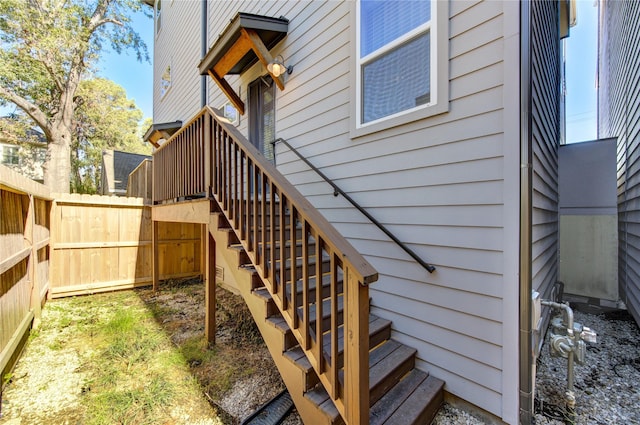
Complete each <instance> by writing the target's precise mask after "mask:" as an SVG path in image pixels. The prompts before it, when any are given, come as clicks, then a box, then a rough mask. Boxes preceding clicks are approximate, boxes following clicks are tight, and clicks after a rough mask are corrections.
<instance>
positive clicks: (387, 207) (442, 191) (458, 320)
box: [208, 1, 518, 420]
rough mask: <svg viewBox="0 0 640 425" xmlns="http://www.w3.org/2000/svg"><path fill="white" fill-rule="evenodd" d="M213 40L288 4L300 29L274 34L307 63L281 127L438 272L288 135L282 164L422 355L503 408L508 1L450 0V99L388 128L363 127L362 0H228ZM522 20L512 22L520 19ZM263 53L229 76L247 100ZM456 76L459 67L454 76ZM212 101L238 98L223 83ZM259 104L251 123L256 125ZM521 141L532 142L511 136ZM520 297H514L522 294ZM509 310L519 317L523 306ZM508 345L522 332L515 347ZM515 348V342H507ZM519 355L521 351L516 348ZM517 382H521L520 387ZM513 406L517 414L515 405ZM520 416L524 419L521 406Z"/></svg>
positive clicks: (468, 392)
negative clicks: (365, 130)
mask: <svg viewBox="0 0 640 425" xmlns="http://www.w3.org/2000/svg"><path fill="white" fill-rule="evenodd" d="M215 4H216V7H215V10H213V8H212V6H211V3H210V6H209V21H208V25H209V45H211V44H212V43H213V42H214V41H215V39H216V38H217V34H219V33H221V32H222V31H223V30H224V28H225V26H226V25H227V23H228V22H229V19H231V18H232V17H233V16H234V15H235V14H236V13H237V12H238V11H242V12H248V13H257V14H264V15H267V16H284V17H286V18H287V19H289V20H290V24H289V33H288V34H287V36H286V37H285V38H284V40H283V41H282V42H281V43H279V44H278V45H277V46H276V47H274V48H273V49H272V51H271V53H272V55H276V54H282V56H283V57H284V59H285V62H286V64H287V65H289V64H291V65H293V66H294V70H293V73H292V74H291V75H286V76H285V89H284V90H283V91H281V90H277V91H276V137H281V138H284V139H286V140H287V141H288V142H289V143H291V144H292V145H293V146H295V147H296V148H297V149H298V150H299V151H300V152H301V153H302V155H304V156H305V157H306V158H307V159H308V160H309V161H310V162H311V163H313V164H314V165H316V166H317V167H319V168H320V169H322V171H323V173H325V174H326V175H327V176H329V177H330V178H331V179H333V180H334V182H335V183H336V184H337V185H338V186H340V187H341V188H342V189H344V190H345V191H346V192H348V193H349V194H350V195H351V196H352V197H353V198H354V199H355V200H357V201H358V202H360V203H361V204H362V205H363V206H364V207H366V208H367V210H368V211H369V212H370V213H371V214H372V215H373V216H375V217H376V218H378V219H379V220H380V221H381V222H382V223H383V224H385V226H387V227H388V228H389V229H390V230H391V231H392V232H393V233H394V234H395V235H397V236H398V237H399V238H400V239H401V240H403V241H405V242H406V243H407V244H408V245H409V246H410V247H411V248H412V249H413V250H414V251H415V252H416V253H417V254H418V255H419V256H421V257H422V258H424V259H425V260H427V261H429V262H432V263H434V264H435V265H436V266H437V268H438V270H437V272H436V273H434V274H431V275H430V274H428V273H427V272H426V270H424V269H423V268H422V267H421V266H419V265H418V264H417V263H416V262H415V261H413V260H411V258H410V257H408V255H407V254H406V253H404V252H403V251H402V250H401V249H400V248H399V247H398V246H397V245H395V244H394V243H392V242H390V241H389V239H388V238H387V237H386V236H385V235H384V234H383V233H382V232H381V231H379V230H378V229H377V228H376V227H375V226H374V225H372V224H371V223H369V222H368V221H367V220H366V219H365V218H364V217H363V216H362V215H360V213H358V212H357V211H356V210H355V209H354V208H353V207H352V206H351V205H350V204H348V203H347V202H346V201H345V200H344V199H343V198H342V197H334V196H333V195H332V189H331V188H330V186H329V185H328V184H326V183H325V182H323V181H322V180H321V179H320V178H319V176H318V175H317V174H316V173H314V172H312V171H309V168H308V167H307V166H306V165H305V164H303V163H302V162H301V161H300V160H299V159H298V158H297V157H296V156H295V155H293V154H292V153H291V152H289V151H288V149H287V148H286V147H284V146H283V145H281V144H278V145H277V148H276V149H277V157H276V163H277V166H278V168H279V170H280V171H281V172H282V173H283V174H285V175H286V176H287V178H288V179H289V180H291V181H292V182H293V183H294V184H295V185H296V186H297V187H298V189H299V190H300V191H301V192H302V193H303V194H304V195H306V196H307V197H308V199H309V200H310V201H311V202H312V203H313V204H314V206H316V207H317V208H319V209H320V210H321V212H322V213H323V214H324V215H325V216H326V217H327V218H328V219H329V220H330V221H331V222H332V223H333V224H334V225H335V226H336V227H337V228H338V229H339V230H340V231H341V232H342V233H343V234H344V235H345V236H346V237H347V238H348V239H349V240H350V242H351V243H353V245H354V246H355V247H356V248H357V249H358V250H359V251H360V252H361V253H362V254H364V255H365V256H366V257H367V259H368V260H370V261H371V262H372V263H373V265H374V266H375V267H376V269H377V270H378V272H379V274H380V279H379V281H378V282H376V283H375V284H374V285H372V286H371V295H372V299H373V301H372V305H373V312H374V313H376V314H379V315H381V316H384V317H386V318H389V319H391V320H393V328H394V337H395V338H397V339H399V340H401V341H403V342H406V343H408V344H409V345H411V346H413V347H415V348H417V349H418V366H419V367H421V368H422V369H425V370H428V371H431V372H432V373H433V374H434V375H436V376H439V377H442V378H443V379H445V380H446V383H447V384H446V385H447V386H446V390H447V391H449V392H451V393H453V394H455V395H457V396H459V397H462V398H464V399H466V400H468V401H469V402H471V403H474V404H476V405H477V406H479V407H481V408H483V409H485V410H487V411H489V412H491V413H494V414H495V415H497V416H499V417H503V412H504V411H507V410H508V409H505V407H504V406H503V397H504V391H505V390H504V388H503V385H505V384H504V382H505V378H504V364H503V359H504V358H505V357H506V356H509V355H512V354H513V353H514V350H516V351H517V348H515V347H517V345H516V344H517V341H515V340H514V341H504V340H503V335H504V334H505V332H504V329H503V328H504V324H503V321H504V320H505V319H504V317H503V314H502V312H503V311H504V310H505V308H504V300H503V296H504V293H505V290H504V288H505V285H516V282H515V281H509V282H506V281H505V277H504V276H503V273H504V270H505V258H504V250H505V247H504V243H505V241H510V240H511V239H513V240H516V239H514V238H517V236H516V235H514V236H513V237H511V236H509V235H507V234H505V231H504V219H505V214H517V211H515V212H514V211H512V210H507V209H506V208H505V198H506V197H507V196H509V197H511V198H513V197H516V198H517V196H518V194H517V193H509V194H505V179H507V178H509V179H516V180H517V178H518V176H517V167H513V168H514V169H515V170H516V171H514V173H513V175H509V176H505V175H504V174H505V168H507V169H509V168H511V167H508V165H507V164H505V160H504V146H505V143H507V141H506V140H505V134H504V126H505V120H511V121H513V120H517V119H518V111H517V110H510V111H505V109H504V99H505V98H506V97H508V96H509V95H508V94H507V93H505V91H504V87H503V85H504V81H505V78H507V72H508V78H510V79H513V78H518V77H517V76H516V75H515V74H514V73H516V72H517V71H516V70H514V69H510V70H508V71H507V70H505V69H504V63H503V58H504V50H505V40H504V39H503V33H504V31H505V26H506V25H507V22H505V19H504V16H503V11H502V3H501V2H491V1H489V2H452V3H451V5H450V10H449V14H450V17H451V18H450V21H449V27H448V30H447V31H448V34H450V41H449V46H450V47H449V48H450V55H449V56H450V61H449V79H450V86H449V87H450V88H449V90H450V95H449V98H450V99H449V100H450V104H449V112H447V113H445V114H441V115H437V116H434V117H431V118H428V119H425V120H421V121H416V122H412V123H409V124H406V125H403V126H400V127H396V128H393V129H389V130H386V131H384V132H380V133H376V134H372V135H368V136H365V137H360V138H357V139H351V138H350V125H351V120H352V119H353V117H351V116H350V114H351V102H352V101H353V99H351V98H350V73H352V72H355V70H354V66H355V61H354V59H353V58H352V57H351V48H352V46H351V42H352V40H353V36H354V32H353V29H352V28H351V27H350V26H351V25H352V23H353V22H355V20H354V19H353V17H352V16H351V7H352V4H350V2H335V1H326V2H324V1H313V2H294V1H290V2H282V1H281V2H216V3H215ZM509 25H510V24H509ZM264 73H265V71H264V69H263V67H262V66H261V65H260V64H257V65H255V66H254V67H252V68H251V69H250V70H248V71H247V72H246V73H244V74H243V75H242V76H239V77H238V76H229V77H228V78H227V80H228V81H229V83H230V84H231V86H232V87H233V88H234V89H235V90H237V92H238V93H240V95H241V97H242V98H243V99H246V93H247V90H246V89H247V85H248V84H249V83H250V82H251V81H252V80H254V79H255V78H257V77H259V76H260V75H264ZM444 78H446V76H444ZM209 88H210V94H209V103H210V104H211V105H212V106H215V107H219V106H220V105H222V104H223V103H224V102H225V101H226V100H225V98H224V97H223V95H222V94H221V93H220V90H218V89H217V87H215V85H213V84H212V83H211V82H210V83H209ZM247 118H248V116H247V115H245V116H243V117H242V118H241V120H240V124H239V129H240V131H242V132H243V133H244V134H247V122H248V119H247ZM508 143H518V141H517V140H513V139H511V140H509V141H508ZM514 301H515V300H510V301H509V302H514ZM508 320H509V321H512V320H516V319H515V317H514V318H509V319H508ZM505 345H509V348H508V349H505ZM505 351H506V353H505ZM514 355H515V354H514ZM515 388H516V387H515V386H514V387H513V389H515ZM505 419H509V418H505ZM509 420H512V419H509Z"/></svg>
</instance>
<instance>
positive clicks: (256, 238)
mask: <svg viewBox="0 0 640 425" xmlns="http://www.w3.org/2000/svg"><path fill="white" fill-rule="evenodd" d="M253 174H254V176H255V179H254V184H255V186H253V243H254V244H255V253H254V256H255V257H254V258H255V259H256V262H257V261H259V260H260V223H259V221H258V220H259V218H260V217H259V212H260V199H259V197H258V188H259V187H260V184H261V183H260V168H259V167H258V165H257V164H254V170H253ZM256 264H257V263H256Z"/></svg>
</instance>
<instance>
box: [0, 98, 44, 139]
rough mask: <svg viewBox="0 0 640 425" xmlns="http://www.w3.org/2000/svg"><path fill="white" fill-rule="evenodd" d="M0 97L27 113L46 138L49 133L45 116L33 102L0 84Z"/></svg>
mask: <svg viewBox="0 0 640 425" xmlns="http://www.w3.org/2000/svg"><path fill="white" fill-rule="evenodd" d="M0 97H2V98H4V99H6V100H8V101H10V102H12V103H14V104H15V105H16V106H17V107H18V108H20V109H22V110H23V111H24V112H25V113H26V114H27V115H29V116H30V117H31V119H33V120H34V121H35V122H36V124H38V127H40V128H41V129H42V131H43V132H44V133H45V135H46V136H47V138H48V137H49V136H50V135H51V129H50V128H49V121H48V120H47V116H46V115H45V114H44V112H42V111H41V110H40V108H38V107H37V106H36V105H35V104H33V103H31V102H29V101H28V100H27V99H25V98H24V97H22V96H20V95H18V94H16V93H14V92H13V91H11V90H9V89H7V88H5V87H3V86H0Z"/></svg>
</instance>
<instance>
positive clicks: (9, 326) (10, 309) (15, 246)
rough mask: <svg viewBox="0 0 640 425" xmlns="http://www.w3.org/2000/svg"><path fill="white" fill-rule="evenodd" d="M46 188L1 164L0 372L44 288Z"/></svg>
mask: <svg viewBox="0 0 640 425" xmlns="http://www.w3.org/2000/svg"><path fill="white" fill-rule="evenodd" d="M50 205H51V198H50V194H49V191H48V189H47V188H46V187H45V186H43V185H40V184H38V183H35V182H33V181H32V180H29V179H27V178H26V177H23V176H21V175H19V174H17V173H16V172H14V171H12V170H10V169H8V168H6V167H4V166H1V165H0V330H1V332H0V373H2V374H3V373H4V371H5V370H8V369H10V368H11V367H12V364H13V363H14V362H15V360H16V358H17V355H16V353H17V352H19V348H20V346H21V342H22V341H24V338H25V336H26V334H27V331H28V330H29V328H30V326H31V323H32V321H33V319H34V318H36V319H38V318H39V317H40V308H41V305H42V302H43V300H44V298H45V296H46V293H47V290H48V288H49V231H50V221H49V208H50Z"/></svg>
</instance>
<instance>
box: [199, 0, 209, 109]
mask: <svg viewBox="0 0 640 425" xmlns="http://www.w3.org/2000/svg"><path fill="white" fill-rule="evenodd" d="M200 5H201V8H200V10H201V13H200V14H201V15H202V17H201V20H200V57H202V58H203V57H205V56H206V55H207V11H208V8H207V0H201V2H200ZM206 105H207V76H206V75H202V76H200V107H201V108H204V107H205V106H206Z"/></svg>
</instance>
